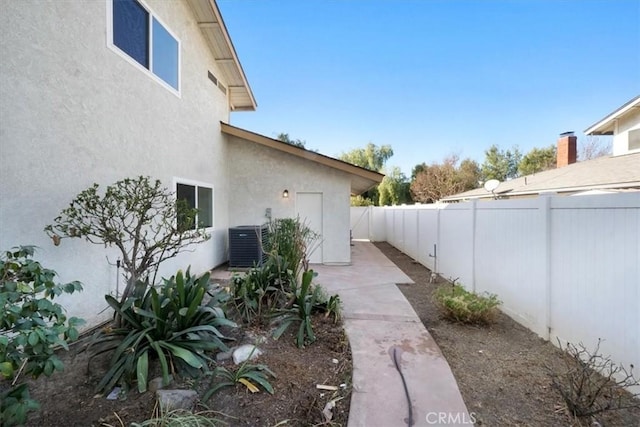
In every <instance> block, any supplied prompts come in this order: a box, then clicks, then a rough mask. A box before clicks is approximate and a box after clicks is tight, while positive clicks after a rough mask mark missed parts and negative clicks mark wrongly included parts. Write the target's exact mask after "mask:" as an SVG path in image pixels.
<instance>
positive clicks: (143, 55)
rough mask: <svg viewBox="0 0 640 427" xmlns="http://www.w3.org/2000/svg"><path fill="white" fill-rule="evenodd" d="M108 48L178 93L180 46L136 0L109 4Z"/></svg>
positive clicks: (122, 0) (123, 0) (113, 1)
mask: <svg viewBox="0 0 640 427" xmlns="http://www.w3.org/2000/svg"><path fill="white" fill-rule="evenodd" d="M111 4H112V16H111V18H112V20H111V23H112V26H111V36H112V38H111V40H110V42H111V44H112V45H113V46H114V47H116V48H117V49H119V50H120V51H121V52H123V53H124V54H126V55H127V56H128V57H129V58H131V59H133V60H134V61H135V62H136V63H138V64H140V65H141V66H142V67H144V68H146V69H147V70H149V71H150V72H151V73H153V75H155V76H156V77H158V78H159V79H160V80H161V81H162V82H164V83H166V84H167V85H169V86H170V87H172V88H173V89H175V90H176V91H179V90H180V43H179V42H178V39H177V38H176V37H174V36H173V35H172V34H171V33H170V32H169V30H167V28H166V27H165V26H164V25H163V24H162V23H161V22H160V21H159V20H158V18H156V17H155V16H153V14H152V13H151V11H150V10H149V9H148V8H147V7H146V6H145V5H144V4H142V3H140V2H139V1H137V0H111Z"/></svg>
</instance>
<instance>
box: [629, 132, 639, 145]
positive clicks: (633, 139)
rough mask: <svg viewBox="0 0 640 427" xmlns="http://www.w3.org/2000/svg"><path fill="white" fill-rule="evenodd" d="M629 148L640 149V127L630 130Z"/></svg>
mask: <svg viewBox="0 0 640 427" xmlns="http://www.w3.org/2000/svg"><path fill="white" fill-rule="evenodd" d="M629 150H640V129H632V130H630V131H629Z"/></svg>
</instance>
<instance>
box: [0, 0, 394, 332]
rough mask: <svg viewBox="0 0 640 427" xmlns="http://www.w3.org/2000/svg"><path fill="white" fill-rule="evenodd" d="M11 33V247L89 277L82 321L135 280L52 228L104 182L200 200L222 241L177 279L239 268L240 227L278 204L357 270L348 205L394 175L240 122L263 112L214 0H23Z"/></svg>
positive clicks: (4, 212) (5, 18) (188, 260)
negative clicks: (146, 180) (77, 199)
mask: <svg viewBox="0 0 640 427" xmlns="http://www.w3.org/2000/svg"><path fill="white" fill-rule="evenodd" d="M0 30H1V31H2V34H3V37H2V39H1V40H0V54H1V55H2V62H1V63H0V78H1V79H2V81H1V84H0V155H1V159H2V168H1V170H0V250H6V249H8V248H10V247H13V246H16V245H25V244H35V245H37V246H39V247H40V248H41V249H40V251H39V253H38V258H39V259H41V260H42V262H43V264H45V265H46V266H48V267H50V268H53V269H55V270H57V271H58V272H59V274H60V276H61V280H75V279H77V280H80V281H82V282H83V283H84V284H85V292H84V293H82V294H81V295H79V296H77V297H75V296H74V297H70V298H68V300H66V304H65V306H66V307H67V309H68V310H69V311H70V313H71V314H73V315H76V316H81V317H84V318H86V319H87V320H88V321H89V325H92V324H95V323H96V322H97V321H99V320H102V319H105V318H108V317H109V316H110V314H109V313H108V312H101V311H102V309H103V308H104V307H105V302H104V299H103V295H104V294H107V293H114V292H115V290H116V287H117V286H118V282H120V283H122V280H121V279H119V278H118V277H117V270H116V267H115V261H116V259H117V252H116V251H114V250H105V248H103V247H101V246H98V245H91V244H90V243H87V242H85V241H82V240H80V239H67V240H64V241H63V243H62V244H61V245H60V247H54V246H53V244H52V242H51V241H50V240H49V239H48V238H47V236H46V235H45V233H44V232H43V228H44V226H45V225H47V224H50V223H51V222H52V221H53V219H54V218H55V217H56V216H57V215H58V214H59V213H60V211H61V210H62V209H63V208H65V207H66V206H67V205H68V204H69V202H70V201H71V200H72V199H73V197H74V196H75V195H76V194H77V193H79V192H80V191H82V190H84V189H85V188H87V187H89V186H90V185H91V184H92V183H94V182H97V183H99V184H101V185H103V186H105V185H108V184H111V183H113V182H115V181H117V180H119V179H123V178H125V177H135V176H138V175H149V176H151V177H153V178H157V179H160V180H161V181H162V182H163V183H164V185H165V186H167V187H168V188H170V189H172V190H174V191H176V192H177V194H178V196H179V197H181V196H184V197H185V198H188V199H191V200H194V205H196V206H195V207H197V208H198V209H199V210H200V212H201V215H202V218H206V219H207V221H208V225H209V227H208V231H209V232H210V234H211V236H212V238H211V239H210V240H209V241H208V242H206V243H204V244H201V245H199V246H197V247H195V248H194V251H193V252H188V253H184V254H181V255H180V256H179V257H178V258H176V259H174V260H170V261H168V262H167V263H166V265H165V266H164V267H163V269H162V270H161V274H163V275H167V274H171V273H172V272H174V271H175V269H177V268H186V267H187V266H189V265H191V268H192V270H193V271H195V272H203V271H205V270H207V269H210V268H212V267H215V266H217V265H220V264H222V263H224V262H225V261H227V259H228V250H227V248H228V242H227V233H228V229H229V227H233V226H236V225H249V224H251V225H252V224H260V223H263V222H266V221H267V220H268V218H267V215H266V214H267V209H268V208H270V212H271V216H272V217H273V218H278V217H293V216H296V215H297V214H300V216H301V217H302V218H303V219H306V220H308V222H309V223H310V224H311V225H312V226H313V227H314V228H315V229H316V230H317V231H319V232H321V233H322V237H323V245H322V248H321V249H320V250H319V251H318V252H317V253H315V254H314V259H313V261H316V262H324V263H349V262H350V250H349V248H350V242H349V195H350V194H352V193H359V192H362V191H364V190H367V189H368V188H370V187H372V186H374V185H376V184H377V183H379V182H380V181H381V179H382V175H381V174H378V173H375V172H371V171H368V170H365V169H362V168H358V167H356V166H352V165H347V164H345V163H343V162H341V161H339V160H336V159H332V158H329V157H325V156H321V155H319V154H317V153H312V152H309V151H306V150H304V149H300V148H296V147H290V146H284V145H282V143H279V142H277V141H275V140H272V139H270V138H267V137H264V136H260V135H256V134H253V133H251V132H248V131H244V130H242V129H238V128H236V127H233V126H230V125H227V124H225V123H229V122H230V113H232V112H235V111H253V110H255V109H256V101H255V99H254V96H253V94H252V91H251V88H250V87H249V83H248V81H247V78H246V76H245V74H244V71H243V69H242V67H241V65H240V62H239V60H238V57H237V54H236V52H235V50H234V48H233V45H232V43H231V39H230V37H229V34H228V32H227V29H226V28H225V25H224V22H223V20H222V17H221V15H220V11H219V10H218V7H217V5H216V3H215V2H214V1H213V0H185V1H162V0H117V1H115V0H85V1H81V0H78V1H65V2H59V1H49V2H43V1H39V0H25V1H18V0H9V1H3V2H1V3H0ZM284 190H287V191H288V194H289V197H288V198H283V192H284ZM105 255H106V256H105Z"/></svg>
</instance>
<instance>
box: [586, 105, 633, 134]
mask: <svg viewBox="0 0 640 427" xmlns="http://www.w3.org/2000/svg"><path fill="white" fill-rule="evenodd" d="M633 108H640V96H636V97H635V98H633V99H632V100H631V101H629V102H627V103H626V104H624V105H623V106H622V107H620V108H618V109H617V110H616V111H614V112H613V113H611V114H609V115H608V116H606V117H605V118H604V119H602V120H600V121H598V122H597V123H595V124H593V125H591V126H590V127H588V128H587V129H586V130H585V131H584V133H585V134H586V135H592V134H596V132H602V130H603V129H606V128H608V127H609V126H611V125H612V124H613V123H612V122H613V121H615V120H617V119H619V118H620V117H622V116H624V115H625V114H626V113H628V112H629V111H630V110H631V109H633Z"/></svg>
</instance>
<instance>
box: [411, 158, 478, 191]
mask: <svg viewBox="0 0 640 427" xmlns="http://www.w3.org/2000/svg"><path fill="white" fill-rule="evenodd" d="M458 161H459V157H458V156H457V155H451V156H449V157H446V158H445V159H444V160H443V161H442V163H432V164H431V165H426V164H425V163H423V164H421V165H418V166H416V167H415V168H414V172H415V173H416V175H415V178H414V179H413V180H412V182H411V186H410V188H411V195H412V196H413V200H415V201H416V202H421V203H434V202H437V201H438V200H440V199H442V198H443V197H446V196H450V195H452V194H457V193H460V192H463V191H467V190H472V189H474V188H477V186H478V181H479V180H480V167H479V166H478V164H477V163H476V162H475V161H473V160H471V159H465V160H463V161H462V163H460V165H458Z"/></svg>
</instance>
